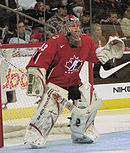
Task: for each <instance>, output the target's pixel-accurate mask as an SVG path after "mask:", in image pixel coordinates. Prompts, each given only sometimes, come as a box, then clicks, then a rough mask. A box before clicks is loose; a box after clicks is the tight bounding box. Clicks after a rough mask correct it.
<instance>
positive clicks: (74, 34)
mask: <svg viewBox="0 0 130 153" xmlns="http://www.w3.org/2000/svg"><path fill="white" fill-rule="evenodd" d="M80 26H81V24H80V21H79V19H78V18H77V17H75V16H74V15H70V16H67V17H66V18H65V21H64V28H63V29H64V35H65V36H66V37H67V39H68V41H69V44H70V46H71V47H80V46H81V29H80Z"/></svg>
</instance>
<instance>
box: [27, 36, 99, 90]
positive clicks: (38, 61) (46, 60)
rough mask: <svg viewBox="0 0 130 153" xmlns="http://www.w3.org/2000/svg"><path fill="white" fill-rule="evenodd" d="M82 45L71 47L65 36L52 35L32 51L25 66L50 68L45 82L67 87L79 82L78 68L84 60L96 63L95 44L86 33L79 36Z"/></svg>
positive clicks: (79, 68)
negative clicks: (32, 53)
mask: <svg viewBox="0 0 130 153" xmlns="http://www.w3.org/2000/svg"><path fill="white" fill-rule="evenodd" d="M81 40H82V45H81V47H78V48H71V47H70V45H69V42H68V40H67V38H66V37H65V36H64V35H63V34H62V33H59V34H56V35H54V36H52V37H51V38H50V39H49V40H48V41H46V42H45V43H43V45H42V46H41V47H40V48H39V49H38V50H37V51H36V52H35V53H34V55H33V56H32V58H31V60H30V62H29V64H28V65H27V68H29V67H40V68H45V69H46V70H48V69H49V67H50V66H52V67H53V68H52V69H51V71H50V73H49V75H48V77H47V83H48V82H51V83H54V84H56V85H58V86H60V87H69V86H74V85H77V84H80V83H81V79H80V77H79V73H80V70H81V68H82V66H83V64H84V62H85V61H90V62H92V63H96V62H97V61H98V59H97V57H96V49H97V46H95V45H94V41H93V40H92V38H91V37H89V36H88V35H86V34H82V36H81Z"/></svg>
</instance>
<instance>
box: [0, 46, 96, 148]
mask: <svg viewBox="0 0 130 153" xmlns="http://www.w3.org/2000/svg"><path fill="white" fill-rule="evenodd" d="M41 45H42V43H37V44H3V45H1V46H0V76H1V86H0V87H1V92H0V95H1V97H0V100H1V101H0V102H1V103H2V104H3V105H2V106H1V104H0V119H1V120H0V147H2V146H3V145H4V140H3V137H4V139H6V138H8V137H12V135H13V137H17V136H18V135H19V134H20V132H21V131H24V132H25V128H26V126H27V124H28V123H29V121H30V119H31V117H32V115H33V113H34V111H35V110H36V109H37V104H36V103H35V102H36V101H37V98H36V97H35V96H34V97H33V96H27V95H26V86H27V76H26V65H27V64H28V62H29V60H30V58H31V56H32V55H33V53H34V52H35V51H36V50H37V48H39V47H41ZM80 77H81V79H82V82H85V81H86V80H87V81H88V82H90V83H91V84H93V65H92V63H88V62H85V64H84V65H83V68H82V70H81V73H80ZM6 97H7V98H6ZM6 102H7V103H6ZM2 116H3V121H2ZM69 116H70V111H68V110H67V109H64V111H63V113H62V114H61V116H60V117H59V118H58V120H57V122H56V125H55V129H54V131H52V133H54V134H55V133H57V132H60V131H61V130H59V129H58V130H57V128H59V127H63V128H65V127H66V128H67V129H68V130H69V128H68V126H67V125H68V124H69V121H68V118H67V117H69ZM2 124H3V125H2ZM16 131H18V132H16ZM63 131H64V132H66V133H67V131H65V130H63ZM13 132H14V133H13ZM24 132H22V133H23V134H24ZM12 133H13V134H12ZM16 133H17V134H16ZM61 134H62V133H61Z"/></svg>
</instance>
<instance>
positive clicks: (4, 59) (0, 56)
mask: <svg viewBox="0 0 130 153" xmlns="http://www.w3.org/2000/svg"><path fill="white" fill-rule="evenodd" d="M0 58H2V59H3V61H5V62H7V63H8V64H10V65H11V66H13V67H14V68H16V69H17V70H18V71H19V72H21V73H23V74H24V75H25V76H27V74H26V73H25V72H23V71H22V70H20V69H19V68H18V67H17V66H15V65H14V64H12V63H11V62H10V61H9V60H8V59H7V58H5V57H4V56H2V55H0Z"/></svg>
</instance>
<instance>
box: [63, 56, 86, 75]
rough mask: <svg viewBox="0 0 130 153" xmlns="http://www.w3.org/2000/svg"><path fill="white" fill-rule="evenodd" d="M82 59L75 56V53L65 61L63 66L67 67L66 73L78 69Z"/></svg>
mask: <svg viewBox="0 0 130 153" xmlns="http://www.w3.org/2000/svg"><path fill="white" fill-rule="evenodd" d="M82 62H83V61H82V60H80V59H79V57H76V56H75V55H74V56H73V57H72V58H70V60H69V61H68V62H66V65H65V67H66V68H67V69H68V72H66V73H73V72H77V71H79V68H80V67H81V65H82Z"/></svg>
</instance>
